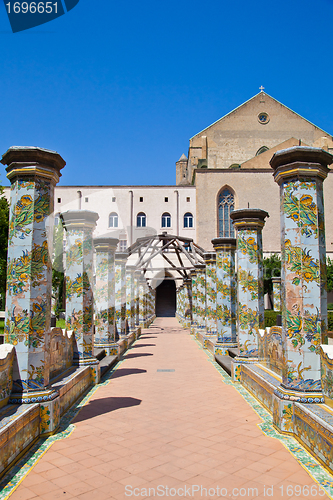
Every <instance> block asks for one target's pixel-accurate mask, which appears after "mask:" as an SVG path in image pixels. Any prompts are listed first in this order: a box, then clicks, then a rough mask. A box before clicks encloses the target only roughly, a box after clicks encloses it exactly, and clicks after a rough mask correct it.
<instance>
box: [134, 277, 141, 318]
mask: <svg viewBox="0 0 333 500" xmlns="http://www.w3.org/2000/svg"><path fill="white" fill-rule="evenodd" d="M140 278H141V272H140V271H139V270H135V271H134V295H135V303H134V318H135V327H138V326H139V325H140Z"/></svg>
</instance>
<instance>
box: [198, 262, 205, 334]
mask: <svg viewBox="0 0 333 500" xmlns="http://www.w3.org/2000/svg"><path fill="white" fill-rule="evenodd" d="M195 268H196V271H197V273H196V278H195V281H196V299H197V300H196V305H197V307H196V312H197V329H199V330H203V329H204V328H205V327H206V320H205V316H206V276H205V265H201V264H198V265H196V266H195Z"/></svg>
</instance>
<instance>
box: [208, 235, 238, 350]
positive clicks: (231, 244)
mask: <svg viewBox="0 0 333 500" xmlns="http://www.w3.org/2000/svg"><path fill="white" fill-rule="evenodd" d="M213 245H214V248H215V250H216V303H217V304H216V309H217V340H218V343H223V344H227V345H228V344H230V343H231V344H235V343H236V342H237V335H236V279H235V250H236V240H229V239H226V240H223V239H222V238H219V239H215V240H213ZM221 354H222V352H221Z"/></svg>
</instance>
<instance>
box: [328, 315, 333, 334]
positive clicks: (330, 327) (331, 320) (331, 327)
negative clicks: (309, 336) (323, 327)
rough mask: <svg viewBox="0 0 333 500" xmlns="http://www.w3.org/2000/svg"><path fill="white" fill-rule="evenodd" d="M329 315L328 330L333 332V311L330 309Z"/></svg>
mask: <svg viewBox="0 0 333 500" xmlns="http://www.w3.org/2000/svg"><path fill="white" fill-rule="evenodd" d="M327 316H328V318H327V330H328V331H329V332H333V311H328V313H327Z"/></svg>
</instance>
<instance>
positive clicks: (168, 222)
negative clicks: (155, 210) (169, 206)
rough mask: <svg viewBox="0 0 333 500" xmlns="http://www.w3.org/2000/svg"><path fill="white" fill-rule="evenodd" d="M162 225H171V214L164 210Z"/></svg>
mask: <svg viewBox="0 0 333 500" xmlns="http://www.w3.org/2000/svg"><path fill="white" fill-rule="evenodd" d="M161 226H162V227H171V215H170V214H169V213H168V212H164V214H163V215H162V224H161Z"/></svg>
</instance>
